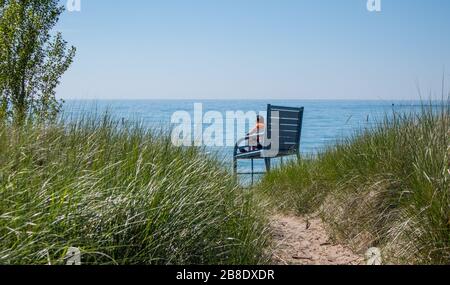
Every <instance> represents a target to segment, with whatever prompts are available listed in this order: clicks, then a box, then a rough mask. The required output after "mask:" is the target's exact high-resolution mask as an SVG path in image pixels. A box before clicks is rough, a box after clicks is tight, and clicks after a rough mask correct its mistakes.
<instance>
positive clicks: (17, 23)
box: [0, 0, 75, 122]
mask: <svg viewBox="0 0 450 285" xmlns="http://www.w3.org/2000/svg"><path fill="white" fill-rule="evenodd" d="M63 11H64V7H62V6H60V5H59V4H58V0H0V119H3V120H11V121H17V122H23V121H24V120H25V119H37V120H44V121H46V120H51V119H53V118H55V116H56V114H57V113H58V112H59V111H60V109H61V104H62V102H60V101H58V100H57V99H56V97H55V89H56V87H57V86H58V84H59V83H60V79H61V76H62V75H63V74H64V73H65V72H66V70H67V69H68V68H69V66H70V65H71V63H72V61H73V58H74V56H75V48H74V47H68V46H67V42H66V41H64V40H63V38H62V35H61V33H56V34H55V33H53V32H52V31H53V28H54V27H55V25H56V23H57V22H58V19H59V16H60V15H61V13H62V12H63Z"/></svg>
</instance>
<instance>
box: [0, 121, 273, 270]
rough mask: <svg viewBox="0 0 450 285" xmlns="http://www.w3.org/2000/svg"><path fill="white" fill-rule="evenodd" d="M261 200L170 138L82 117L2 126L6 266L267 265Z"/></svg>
mask: <svg viewBox="0 0 450 285" xmlns="http://www.w3.org/2000/svg"><path fill="white" fill-rule="evenodd" d="M266 225H267V223H266V221H265V217H264V214H263V211H262V209H261V208H260V207H259V206H258V202H257V201H256V200H255V197H254V195H253V194H252V193H251V192H249V191H245V190H243V189H242V188H241V187H240V186H239V185H237V184H236V183H235V181H234V179H233V177H232V176H231V175H230V174H229V173H228V172H227V171H226V170H225V169H224V167H223V165H222V164H221V163H220V162H218V161H217V160H216V159H214V158H212V157H210V156H206V155H205V154H203V152H202V151H201V150H200V149H198V148H194V147H187V148H181V147H175V146H173V145H172V143H171V141H170V137H169V136H168V135H167V134H166V133H164V132H158V133H155V132H152V131H149V130H147V129H146V128H144V127H143V126H142V125H140V124H138V123H136V124H127V123H123V122H118V121H115V120H113V119H111V118H110V117H108V116H107V115H105V116H101V117H96V116H90V115H88V116H80V118H78V119H77V120H71V121H66V122H64V121H60V122H58V123H55V124H50V125H36V124H26V125H24V126H21V127H18V126H14V125H12V124H7V123H1V124H0V240H1V242H0V264H64V263H65V260H64V257H65V255H66V253H67V250H68V248H69V247H78V248H79V249H80V250H81V253H82V264H256V263H265V262H266V261H267V257H266V256H265V254H264V249H265V248H266V245H267V243H268V235H267V234H266V231H267V228H266Z"/></svg>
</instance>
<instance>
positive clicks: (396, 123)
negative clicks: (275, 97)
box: [260, 103, 450, 264]
mask: <svg viewBox="0 0 450 285" xmlns="http://www.w3.org/2000/svg"><path fill="white" fill-rule="evenodd" d="M449 132H450V105H449V104H448V103H444V104H442V105H441V106H438V107H436V106H432V104H424V105H423V106H422V108H421V110H420V111H411V112H409V113H400V114H399V113H394V114H391V115H387V116H386V117H385V119H384V120H382V121H381V122H379V124H377V126H375V127H374V128H373V129H367V130H363V131H360V132H358V133H357V134H355V135H354V136H353V137H350V138H348V139H346V140H344V141H341V142H339V143H338V144H337V145H335V146H333V147H330V148H328V149H327V150H326V151H324V152H323V153H321V154H319V155H318V156H317V157H311V158H305V159H303V160H301V161H299V162H293V163H291V164H290V165H288V166H287V167H285V168H283V169H280V170H277V171H274V172H272V173H270V174H269V175H267V176H266V177H265V178H264V180H263V181H262V183H261V185H260V188H261V189H262V190H263V193H265V195H267V196H269V197H270V198H271V200H272V201H273V203H274V204H275V205H277V206H278V207H279V208H280V209H283V210H286V211H295V212H297V213H299V214H312V213H317V212H319V213H320V214H321V215H322V217H323V218H324V221H325V222H326V223H327V225H328V226H329V229H330V230H331V232H332V233H333V234H334V237H335V238H336V239H338V240H340V241H343V242H347V243H349V244H350V245H351V246H353V248H354V249H355V250H357V251H360V252H364V251H365V250H366V249H367V248H369V247H371V246H377V247H381V248H382V250H383V255H384V258H385V260H386V262H388V263H413V264H450V190H449V189H450V183H449V181H450V174H449V173H448V172H447V169H448V162H449V154H448V146H449V145H450V133H449ZM318 209H320V210H319V211H318Z"/></svg>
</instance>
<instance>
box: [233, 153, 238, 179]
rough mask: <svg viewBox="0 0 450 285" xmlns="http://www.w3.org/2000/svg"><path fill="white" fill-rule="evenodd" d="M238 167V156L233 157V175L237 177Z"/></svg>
mask: <svg viewBox="0 0 450 285" xmlns="http://www.w3.org/2000/svg"><path fill="white" fill-rule="evenodd" d="M237 167H238V165H237V159H236V157H233V175H234V176H235V177H237Z"/></svg>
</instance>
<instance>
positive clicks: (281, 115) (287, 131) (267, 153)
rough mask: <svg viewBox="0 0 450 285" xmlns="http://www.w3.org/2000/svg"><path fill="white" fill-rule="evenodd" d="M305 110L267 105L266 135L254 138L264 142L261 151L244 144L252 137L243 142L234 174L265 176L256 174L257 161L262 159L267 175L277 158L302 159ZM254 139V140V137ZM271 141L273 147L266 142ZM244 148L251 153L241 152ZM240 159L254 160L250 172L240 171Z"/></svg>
mask: <svg viewBox="0 0 450 285" xmlns="http://www.w3.org/2000/svg"><path fill="white" fill-rule="evenodd" d="M303 113H304V107H301V108H293V107H282V106H274V105H268V106H267V116H266V127H265V131H264V133H260V134H256V135H253V136H257V137H258V141H260V140H261V141H262V147H261V148H260V149H255V150H252V147H251V146H249V145H248V143H247V145H245V144H244V145H242V143H245V142H249V140H250V139H251V136H250V137H249V136H247V137H245V138H242V139H240V140H239V141H238V142H237V143H236V145H235V147H234V153H233V171H234V174H235V175H239V174H247V175H252V182H253V176H254V175H255V174H263V173H261V172H254V160H256V159H263V160H264V162H265V166H266V172H269V171H270V170H271V160H272V159H275V158H283V157H286V156H292V155H296V156H297V157H299V156H300V138H301V134H302V125H303ZM253 139H254V138H253ZM269 141H271V142H272V143H271V144H268V143H264V142H269ZM275 145H278V149H275V150H274V146H275ZM242 148H246V149H248V151H245V152H241V149H242ZM239 160H251V172H238V161H239Z"/></svg>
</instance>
